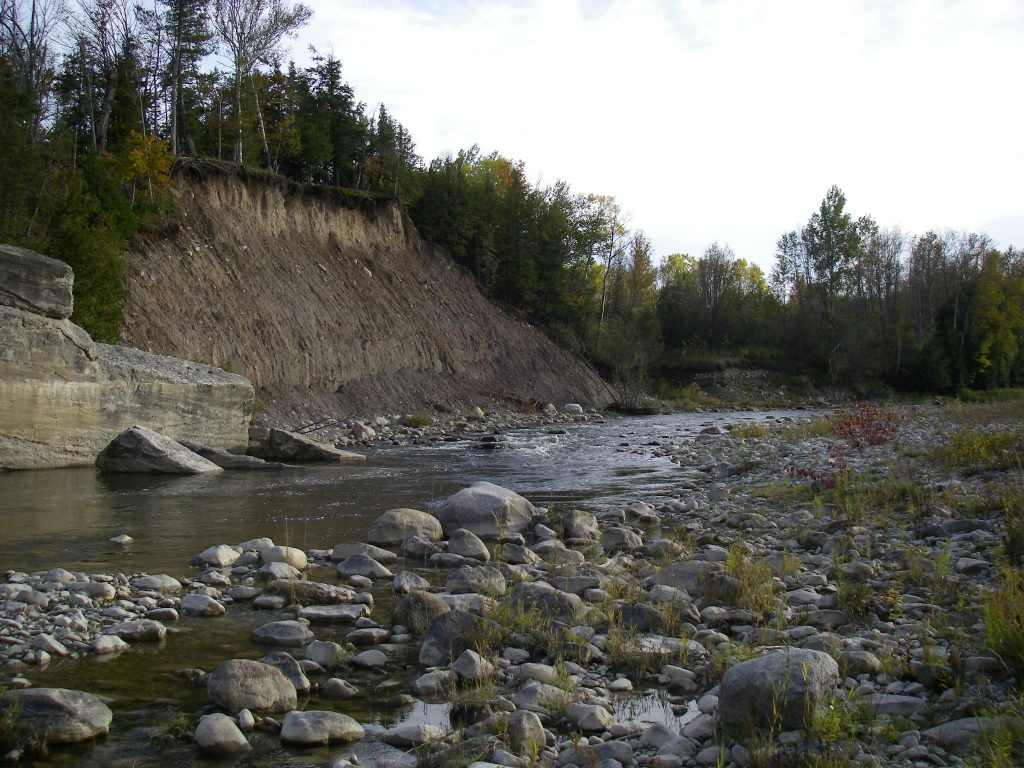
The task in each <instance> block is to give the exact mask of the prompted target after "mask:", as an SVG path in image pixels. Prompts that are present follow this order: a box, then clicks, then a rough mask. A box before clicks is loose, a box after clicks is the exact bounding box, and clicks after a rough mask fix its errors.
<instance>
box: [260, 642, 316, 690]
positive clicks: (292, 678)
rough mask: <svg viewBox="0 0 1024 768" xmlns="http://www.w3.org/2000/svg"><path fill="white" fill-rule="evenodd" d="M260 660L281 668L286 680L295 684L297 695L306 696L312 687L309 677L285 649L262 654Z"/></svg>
mask: <svg viewBox="0 0 1024 768" xmlns="http://www.w3.org/2000/svg"><path fill="white" fill-rule="evenodd" d="M260 661H261V662H262V663H264V664H268V665H270V666H271V667H275V668H276V669H279V670H281V673H282V674H283V675H284V676H285V677H287V678H288V682H290V683H291V684H292V685H294V686H295V693H297V694H298V695H299V696H306V695H307V694H308V693H309V691H310V689H311V688H312V686H311V685H310V683H309V678H308V677H306V673H305V672H303V671H302V667H301V665H300V664H299V662H298V661H296V660H295V657H294V656H292V655H291V654H290V653H288V652H287V651H274V652H273V653H269V654H267V655H266V656H264V657H263V658H262V659H260Z"/></svg>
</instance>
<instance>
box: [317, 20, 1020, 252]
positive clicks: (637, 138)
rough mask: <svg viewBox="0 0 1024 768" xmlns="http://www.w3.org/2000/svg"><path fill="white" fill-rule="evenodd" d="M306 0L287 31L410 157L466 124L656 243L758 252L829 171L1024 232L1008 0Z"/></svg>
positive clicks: (859, 191) (936, 215)
mask: <svg viewBox="0 0 1024 768" xmlns="http://www.w3.org/2000/svg"><path fill="white" fill-rule="evenodd" d="M311 5H312V6H313V7H314V9H315V15H314V20H313V24H312V25H311V28H310V29H309V30H307V31H306V32H305V34H304V38H303V41H304V43H312V44H313V45H315V46H317V47H318V48H320V49H321V50H323V51H333V53H334V54H335V55H337V56H338V57H339V58H340V59H341V61H342V63H343V66H344V76H345V78H346V79H347V80H348V81H349V82H350V83H351V84H352V85H353V87H354V88H355V90H356V95H357V97H359V98H360V99H362V100H364V101H367V102H368V103H370V104H376V103H378V102H383V103H384V104H386V105H387V107H388V109H389V111H391V112H392V114H394V115H395V116H396V117H397V118H398V119H399V120H400V121H401V122H403V123H404V124H405V125H406V127H407V128H409V130H410V131H411V133H412V135H413V138H414V140H415V141H416V142H417V146H418V150H419V152H420V153H421V154H422V155H424V156H425V157H426V158H427V159H429V158H431V157H434V156H436V155H438V154H441V153H444V152H456V151H458V150H459V149H462V148H466V147H469V146H470V145H472V144H474V143H478V144H480V146H481V148H482V149H483V150H484V151H492V150H497V151H499V152H501V153H502V154H503V155H505V156H508V157H513V158H515V159H521V160H524V161H526V164H527V169H528V171H529V172H530V173H531V175H532V176H534V177H536V178H543V179H544V180H545V181H546V182H550V181H554V180H555V179H556V178H563V179H565V180H567V181H569V182H570V183H571V184H572V185H573V188H574V189H576V190H578V191H583V192H598V193H606V194H613V195H615V196H616V197H617V198H618V199H619V201H620V203H621V204H622V206H623V208H624V209H625V210H626V211H629V212H631V213H632V224H633V226H634V227H639V228H642V229H644V230H645V231H646V232H647V233H648V234H649V235H650V236H651V238H652V239H653V241H654V243H655V247H656V248H657V249H658V251H659V253H662V254H665V253H670V252H673V251H688V252H691V253H699V252H701V251H702V250H703V249H704V248H705V247H706V246H707V244H708V243H710V242H711V241H713V240H719V241H723V242H728V243H730V244H731V245H732V246H733V248H734V250H735V251H736V253H737V255H738V256H742V257H745V258H748V259H752V260H755V261H757V262H759V263H761V264H762V265H763V266H766V267H767V266H769V265H770V262H771V257H772V253H773V251H774V242H775V240H776V238H777V237H778V236H779V235H780V234H781V233H782V232H784V231H786V230H788V229H791V228H794V227H796V226H799V225H800V224H801V223H803V222H804V221H806V219H807V217H808V216H809V215H810V213H811V212H812V211H813V210H814V209H815V207H816V206H817V204H818V202H819V201H820V200H821V198H822V196H823V195H824V193H825V191H826V190H827V189H828V187H829V186H830V185H832V184H838V185H839V186H840V187H842V188H843V190H844V191H845V192H846V194H847V197H848V199H849V205H850V209H851V211H852V212H853V213H855V214H860V213H871V214H872V215H874V217H875V218H876V220H878V221H879V222H880V223H882V224H887V225H888V224H892V225H896V224H898V225H901V226H903V227H904V228H905V229H908V230H911V231H914V232H920V231H923V230H925V229H928V228H947V227H948V228H954V229H982V228H984V226H985V225H986V223H990V224H994V225H996V226H995V229H996V230H998V231H994V232H993V233H992V234H993V235H995V236H997V237H998V238H999V239H1000V240H1001V241H1002V243H1001V244H1002V245H1009V244H1011V243H1013V244H1016V245H1024V198H1022V196H1021V195H1020V194H1019V193H1018V192H1017V191H1016V181H1017V179H1019V178H1021V177H1022V176H1024V148H1022V145H1021V142H1020V140H1019V130H1020V128H1019V127H1020V125H1021V123H1022V118H1024V114H1022V113H1024V107H1022V106H1021V100H1020V98H1019V90H1020V83H1019V76H1018V75H1017V72H1018V70H1019V61H1020V53H1019V51H1020V50H1021V43H1022V42H1024V4H1022V3H1020V2H1019V0H991V1H984V0H975V1H974V2H958V1H956V0H920V1H914V0H910V1H908V2H902V3H898V2H890V1H889V0H861V2H851V3H829V2H820V0H794V1H786V2H777V1H776V0H720V1H719V2H709V1H708V0H679V1H678V2H670V1H669V0H662V1H661V2H658V1H656V0H630V2H622V1H620V0H601V1H599V2H595V1H594V0H584V1H580V2H574V1H573V0H550V1H548V2H545V1H543V0H535V1H530V0H523V1H522V2H505V3H496V2H490V3H487V2H465V3H450V2H443V1H442V0H435V1H434V2H413V1H412V0H409V1H408V2H402V1H401V0H383V1H381V0H378V2H371V1H369V0H358V1H355V2H340V1H338V0H313V2H312V3H311ZM297 48H298V46H297Z"/></svg>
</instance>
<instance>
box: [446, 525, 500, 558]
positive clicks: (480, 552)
mask: <svg viewBox="0 0 1024 768" xmlns="http://www.w3.org/2000/svg"><path fill="white" fill-rule="evenodd" d="M448 551H449V552H451V553H452V554H455V555H462V556H463V557H471V558H473V559H474V560H482V561H483V562H485V563H486V562H487V561H488V560H490V559H491V553H490V552H489V551H488V549H487V545H486V544H484V542H483V540H482V539H481V538H480V537H479V536H477V535H476V534H475V533H473V532H472V531H467V530H466V529H465V528H458V529H456V530H454V531H452V535H451V538H450V539H449V540H448Z"/></svg>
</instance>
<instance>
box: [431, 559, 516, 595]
mask: <svg viewBox="0 0 1024 768" xmlns="http://www.w3.org/2000/svg"><path fill="white" fill-rule="evenodd" d="M445 588H446V589H447V590H448V591H449V592H451V593H452V594H453V595H467V594H481V595H503V594H505V588H506V582H505V577H504V576H502V574H501V571H499V570H498V569H497V568H493V567H491V566H488V565H479V566H477V565H464V566H462V567H461V568H459V569H458V570H456V571H454V572H453V573H452V575H451V576H449V577H448V583H447V584H446V585H445Z"/></svg>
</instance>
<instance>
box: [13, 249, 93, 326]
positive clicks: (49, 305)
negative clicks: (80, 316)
mask: <svg viewBox="0 0 1024 768" xmlns="http://www.w3.org/2000/svg"><path fill="white" fill-rule="evenodd" d="M74 280H75V278H74V274H73V273H72V271H71V267H69V266H68V265H67V264H65V263H64V262H63V261H58V260H57V259H51V258H50V257H49V256H43V255H42V254H41V253H36V252H35V251H30V250H29V249H28V248H16V247H15V246H13V245H0V304H3V305H6V306H8V307H14V308H15V309H20V310H23V311H25V312H32V313H33V314H36V315H45V316H46V317H53V318H58V319H64V318H67V317H71V311H72V309H73V308H74V301H73V299H72V295H71V291H72V285H73V284H74Z"/></svg>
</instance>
